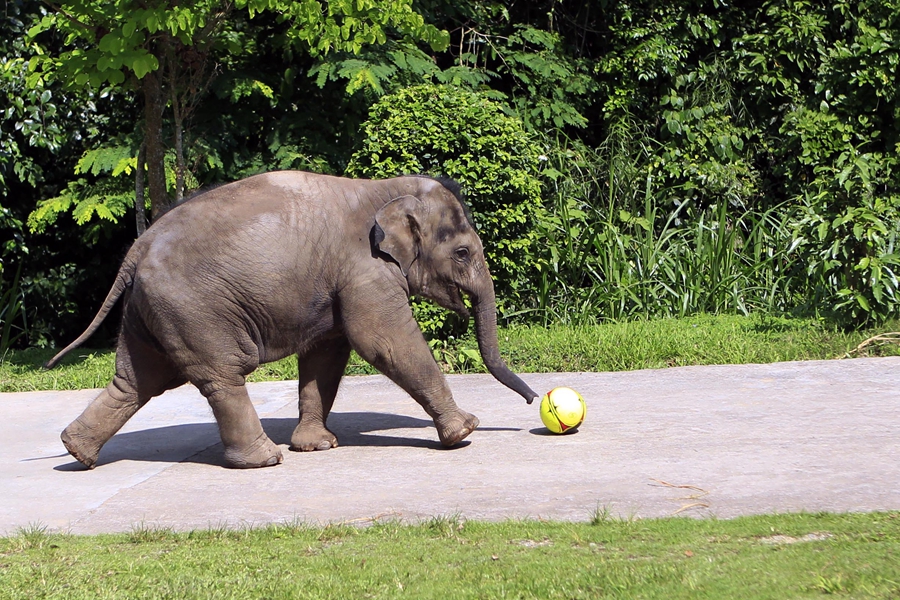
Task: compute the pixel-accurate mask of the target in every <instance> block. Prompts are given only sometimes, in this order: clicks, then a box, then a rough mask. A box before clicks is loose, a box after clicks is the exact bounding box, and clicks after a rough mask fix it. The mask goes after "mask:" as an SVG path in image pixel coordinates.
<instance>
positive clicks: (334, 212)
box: [47, 171, 535, 468]
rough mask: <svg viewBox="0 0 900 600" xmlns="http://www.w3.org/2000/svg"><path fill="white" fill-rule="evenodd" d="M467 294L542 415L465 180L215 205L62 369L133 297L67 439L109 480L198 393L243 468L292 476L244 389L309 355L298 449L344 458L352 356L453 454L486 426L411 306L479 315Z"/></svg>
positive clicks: (168, 226)
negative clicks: (142, 421) (147, 424)
mask: <svg viewBox="0 0 900 600" xmlns="http://www.w3.org/2000/svg"><path fill="white" fill-rule="evenodd" d="M462 294H466V295H468V296H469V298H470V300H471V302H472V306H473V307H474V316H475V322H476V331H477V337H478V343H479V347H480V350H481V354H482V357H483V359H484V362H485V365H486V366H487V367H488V370H489V371H490V372H491V373H492V374H493V375H494V377H496V378H497V379H498V380H499V381H501V382H502V383H503V384H504V385H506V386H507V387H509V388H510V389H512V390H514V391H516V392H517V393H519V394H520V395H522V396H523V397H524V398H525V399H526V400H527V401H528V402H531V401H532V400H533V399H534V398H535V393H534V392H533V391H532V390H531V389H530V388H529V387H528V386H527V385H526V384H525V383H524V382H523V381H522V380H521V379H520V378H519V377H517V376H516V375H515V374H513V373H512V372H511V371H510V370H509V369H508V368H507V367H506V365H505V364H504V362H503V360H502V359H501V358H500V354H499V351H498V346H497V320H496V306H495V297H494V287H493V283H492V281H491V278H490V274H489V273H488V269H487V265H486V263H485V260H484V250H483V247H482V244H481V241H480V240H479V238H478V236H477V234H476V233H475V230H474V228H473V226H472V222H471V218H470V216H469V214H468V211H467V209H466V208H465V206H464V205H463V203H462V201H461V200H460V197H459V187H458V185H456V184H455V183H454V182H452V181H447V180H436V179H432V178H429V177H421V176H410V177H398V178H395V179H386V180H381V181H369V180H352V179H344V178H339V177H330V176H324V175H314V174H310V173H303V172H295V171H291V172H288V171H282V172H274V173H267V174H263V175H257V176H254V177H250V178H248V179H244V180H242V181H237V182H235V183H231V184H228V185H224V186H221V187H218V188H215V189H213V190H210V191H208V192H204V193H201V194H199V195H197V196H195V197H193V198H191V199H189V200H188V201H186V202H184V203H183V204H181V205H179V206H177V207H175V208H174V209H172V210H171V211H170V212H168V213H166V214H165V215H163V216H162V217H161V218H160V219H158V221H157V222H156V223H154V224H153V226H152V227H150V228H149V229H148V230H147V231H146V233H144V235H142V236H141V237H140V238H139V239H138V240H137V241H136V242H135V243H134V245H133V246H132V248H131V250H130V251H129V252H128V254H127V256H126V257H125V260H124V262H123V264H122V267H121V268H120V270H119V273H118V275H117V277H116V280H115V283H114V284H113V287H112V289H111V290H110V292H109V295H108V296H107V298H106V300H105V301H104V303H103V306H102V307H101V308H100V311H99V312H98V313H97V316H96V317H95V318H94V320H93V322H92V323H91V325H90V326H89V327H88V329H87V330H86V331H85V332H84V333H83V334H82V335H81V336H80V337H79V338H78V339H77V340H75V341H74V342H73V343H72V344H71V345H69V346H68V347H67V348H65V349H64V350H63V351H62V352H60V353H59V354H58V355H57V356H55V357H54V358H53V359H52V360H51V361H49V362H48V363H47V366H48V368H50V367H53V366H54V365H55V364H56V363H57V362H58V361H59V360H60V358H62V356H63V355H65V354H66V353H67V352H69V351H70V350H72V349H73V348H75V347H77V346H78V345H80V344H82V343H83V342H84V341H85V340H86V339H87V338H88V337H90V335H91V334H93V333H94V331H96V329H97V327H99V325H100V323H101V322H102V321H103V319H104V318H105V317H106V316H107V314H108V313H109V311H110V309H111V308H112V307H113V306H114V305H115V304H116V302H117V301H118V300H119V298H120V297H122V298H123V301H124V307H123V318H122V328H121V332H120V334H119V340H118V347H117V352H116V374H115V376H114V377H113V380H112V382H110V384H109V385H108V386H107V387H106V389H105V390H104V391H103V392H101V393H100V395H99V396H97V398H96V399H95V400H94V401H93V402H92V403H91V404H90V405H89V406H88V407H87V408H86V409H85V410H84V412H83V413H82V414H81V415H80V416H79V417H78V418H77V419H76V420H75V421H73V422H72V423H71V424H70V425H69V426H68V427H66V429H65V430H64V431H63V433H62V436H61V438H62V441H63V443H64V444H65V446H66V448H67V449H68V450H69V452H70V453H71V454H72V455H73V456H74V457H75V458H76V459H78V460H79V461H81V462H82V463H84V464H85V465H86V466H88V467H93V466H94V465H95V464H96V462H97V457H98V455H99V452H100V449H101V447H102V446H103V444H105V443H106V442H107V441H108V440H109V439H110V438H111V437H112V436H113V435H114V434H115V433H116V432H117V431H118V430H119V429H120V428H121V427H122V426H123V425H124V424H125V422H126V421H127V420H128V419H129V418H130V417H131V416H132V415H133V414H135V412H137V410H138V409H139V408H140V407H141V406H143V405H144V404H145V403H146V402H147V401H149V400H150V399H151V398H152V397H154V396H158V395H159V394H161V393H163V392H164V391H166V390H168V389H170V388H173V387H176V386H179V385H182V384H183V383H185V382H188V381H189V382H191V383H192V384H194V385H195V386H197V388H198V389H199V390H200V392H201V393H202V394H203V395H204V396H205V397H206V398H207V400H208V401H209V404H210V406H211V407H212V410H213V414H214V415H215V418H216V422H217V423H218V426H219V432H220V434H221V437H222V442H223V444H224V447H225V460H226V463H227V464H228V465H229V466H232V467H240V468H247V467H263V466H269V465H275V464H278V463H280V462H281V461H282V460H283V457H282V454H281V451H280V450H279V449H278V447H277V446H276V445H275V444H274V443H272V441H271V440H270V439H269V438H268V436H266V434H265V432H264V431H263V429H262V425H261V424H260V421H259V417H258V415H257V414H256V410H255V409H254V408H253V405H252V403H251V402H250V398H249V396H248V395H247V389H246V387H245V385H244V383H245V377H246V376H247V375H248V374H249V373H251V372H252V371H253V370H254V369H256V368H257V367H258V366H259V365H260V364H262V363H266V362H271V361H274V360H278V359H281V358H284V357H286V356H288V355H291V354H296V355H297V356H298V359H299V367H300V369H299V370H300V376H299V386H300V400H299V409H300V419H299V423H298V425H297V428H296V429H295V430H294V433H293V435H292V437H291V449H292V450H298V451H309V450H325V449H328V448H332V447H335V446H337V444H338V440H337V438H336V437H335V436H334V434H333V433H331V432H330V431H329V430H328V429H327V428H326V420H327V418H328V414H329V411H330V410H331V407H332V404H333V402H334V398H335V395H336V393H337V389H338V385H339V383H340V379H341V377H342V376H343V373H344V369H345V367H346V365H347V360H348V358H349V356H350V350H351V348H352V349H354V350H356V351H357V352H358V353H359V355H360V356H362V357H363V358H364V359H365V360H367V361H369V362H370V363H372V364H373V365H374V366H375V367H376V368H378V369H379V370H380V371H381V372H382V373H384V374H385V375H387V376H388V377H389V378H390V379H391V380H393V381H394V382H395V383H397V384H398V385H399V386H400V387H401V388H403V389H404V390H406V392H408V393H409V394H410V395H411V396H412V397H413V398H414V399H415V400H416V401H417V402H418V403H419V404H421V405H422V407H423V408H424V409H425V411H426V412H427V413H428V414H429V415H430V416H431V417H432V419H433V420H434V424H435V426H436V427H437V431H438V435H439V437H440V440H441V443H442V444H444V445H445V446H453V445H455V444H457V443H459V442H460V441H461V440H462V439H464V438H465V437H466V436H467V435H469V433H471V432H472V431H473V430H474V429H475V428H476V427H477V426H478V419H477V418H475V417H474V416H473V415H471V414H469V413H467V412H465V411H462V410H460V409H459V408H458V407H457V406H456V403H455V402H454V401H453V397H452V395H451V393H450V389H449V387H448V386H447V383H446V380H445V378H444V376H443V374H442V373H441V370H440V368H439V367H438V365H437V364H436V363H435V361H434V358H433V357H432V354H431V352H430V349H429V347H428V344H427V343H426V341H425V339H424V337H423V335H422V332H421V330H420V329H419V326H418V324H417V323H416V322H415V320H414V319H413V315H412V310H411V308H410V305H409V297H410V296H413V295H416V296H420V297H425V298H429V299H431V300H433V301H434V302H436V303H437V304H439V305H441V306H443V307H445V308H448V309H451V310H454V311H457V312H459V313H462V314H466V313H467V309H466V306H465V304H464V302H463V297H462Z"/></svg>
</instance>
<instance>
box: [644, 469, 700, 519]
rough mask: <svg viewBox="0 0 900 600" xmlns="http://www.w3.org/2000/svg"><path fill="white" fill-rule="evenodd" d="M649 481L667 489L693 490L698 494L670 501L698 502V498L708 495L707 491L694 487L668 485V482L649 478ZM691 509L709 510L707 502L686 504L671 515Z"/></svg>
mask: <svg viewBox="0 0 900 600" xmlns="http://www.w3.org/2000/svg"><path fill="white" fill-rule="evenodd" d="M650 481H655V482H656V483H658V484H660V485H662V486H664V487H668V488H675V489H680V490H695V491H697V492H700V493H699V494H691V495H690V496H682V497H680V498H672V500H699V499H700V498H702V497H704V496H708V495H709V491H707V490H704V489H703V488H701V487H697V486H696V485H676V484H674V483H669V482H668V481H663V480H662V479H653V478H652V477H651V478H650ZM691 508H709V503H708V502H690V503H688V504H685V505H683V506H682V507H681V508H679V509H678V510H676V511H675V512H673V513H671V514H672V515H677V514H678V513H680V512H684V511H686V510H688V509H691Z"/></svg>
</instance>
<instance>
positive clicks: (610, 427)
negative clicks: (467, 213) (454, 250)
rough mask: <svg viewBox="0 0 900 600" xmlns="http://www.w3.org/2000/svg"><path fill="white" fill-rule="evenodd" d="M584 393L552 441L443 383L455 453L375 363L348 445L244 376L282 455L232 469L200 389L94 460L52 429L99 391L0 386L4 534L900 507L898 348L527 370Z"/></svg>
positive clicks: (361, 388)
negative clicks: (573, 421)
mask: <svg viewBox="0 0 900 600" xmlns="http://www.w3.org/2000/svg"><path fill="white" fill-rule="evenodd" d="M523 379H525V381H526V382H528V383H529V384H530V385H531V386H532V388H534V389H535V390H537V391H539V392H541V393H543V392H544V391H546V390H548V389H550V388H552V387H555V386H558V385H568V386H570V387H573V388H575V389H577V390H579V391H580V392H581V393H582V395H583V396H584V397H585V399H586V401H587V404H588V413H587V419H586V421H585V423H584V425H582V427H581V428H580V430H579V431H578V432H576V433H575V434H572V435H562V436H555V435H551V434H549V433H548V432H547V430H546V429H544V427H543V426H542V424H541V422H540V418H539V416H538V407H537V404H535V405H532V406H528V405H526V404H525V403H524V401H522V400H521V398H520V397H519V396H517V395H516V394H514V393H512V392H510V391H509V390H507V389H506V388H504V387H503V386H502V385H500V384H499V383H497V382H496V381H495V380H493V379H492V378H491V377H490V376H488V375H465V376H451V377H450V378H449V381H450V386H451V388H452V389H453V392H454V396H455V398H456V401H457V403H458V404H459V405H460V406H461V407H462V408H464V409H466V410H468V411H470V412H472V413H474V414H476V415H477V416H478V417H479V418H480V419H481V427H480V428H479V429H478V430H476V431H475V432H474V433H473V434H472V435H471V436H470V437H469V438H468V440H467V442H465V443H464V445H462V446H461V447H458V448H455V449H451V450H445V449H443V448H441V447H440V444H439V443H438V441H437V432H436V431H435V430H434V427H433V426H432V424H431V421H430V420H429V419H428V418H427V416H426V415H425V413H424V412H423V411H422V410H421V408H420V407H419V406H418V405H417V404H415V402H413V401H412V400H411V399H410V398H409V397H408V396H407V395H406V394H405V393H404V392H402V391H401V390H400V389H399V388H397V387H396V386H394V385H393V384H392V383H391V382H389V381H388V380H386V379H385V378H383V377H380V376H372V377H350V378H346V379H345V380H344V383H343V384H342V387H341V391H340V393H339V396H338V399H337V401H336V403H335V408H334V412H333V413H332V417H331V419H330V420H329V426H330V428H331V429H332V430H333V431H334V432H335V433H336V434H337V436H338V438H339V439H340V443H341V445H340V447H338V448H335V449H333V450H328V451H325V452H314V453H294V452H288V451H287V444H288V442H289V440H290V435H291V431H292V430H293V428H294V425H295V424H296V418H297V413H296V411H297V408H296V394H297V390H296V382H280V383H258V384H251V385H250V396H251V397H252V398H253V400H254V403H255V404H256V408H257V411H258V412H259V414H260V417H261V418H262V421H263V426H264V427H265V429H266V431H267V432H268V434H269V436H270V437H271V438H272V439H273V440H274V441H275V443H276V444H281V445H282V447H283V448H284V451H285V461H284V464H282V465H279V466H277V467H274V468H267V469H257V470H250V471H235V470H231V469H226V468H224V467H223V466H222V464H223V463H222V447H221V444H220V443H219V439H218V432H217V430H216V427H215V423H214V422H213V419H212V415H211V412H210V410H209V407H208V405H207V404H206V402H205V400H204V399H203V398H202V396H200V394H199V393H198V392H197V391H196V390H195V389H194V388H193V387H191V386H185V387H182V388H179V389H177V390H172V391H170V392H167V393H166V394H165V395H163V396H161V397H159V398H155V399H154V400H152V401H151V402H150V403H149V404H148V405H147V406H145V407H144V408H143V409H142V410H141V411H140V412H139V413H138V414H137V415H136V416H135V417H134V418H133V419H132V420H131V421H130V422H129V423H128V424H127V425H126V426H125V428H124V429H123V430H122V431H121V432H120V433H119V434H118V435H116V436H115V437H114V438H113V439H112V440H110V442H109V443H108V444H107V445H106V447H104V449H103V451H102V452H101V454H100V462H99V466H98V467H97V468H96V469H95V470H92V471H86V470H83V468H82V467H81V466H80V465H78V463H76V462H75V461H74V459H72V458H71V457H70V456H69V455H68V454H66V452H65V449H64V448H63V446H62V443H61V442H60V441H59V432H60V431H62V429H63V428H64V427H65V426H66V425H67V424H68V423H69V422H70V421H71V420H72V419H74V418H75V417H76V416H77V415H78V414H79V413H80V411H81V410H82V409H83V408H84V406H85V405H86V404H87V403H88V402H90V400H91V399H92V398H93V397H94V396H95V395H96V394H97V391H96V390H82V391H76V392H30V393H15V394H0V497H2V502H0V535H11V534H13V533H15V532H16V531H17V530H18V529H19V528H27V527H29V526H34V525H42V526H47V527H48V528H49V529H52V530H57V531H68V532H73V533H97V532H116V531H130V530H131V529H133V528H135V527H171V528H174V529H178V530H184V529H198V528H199V529H203V528H209V527H222V526H230V527H241V526H247V525H251V526H258V525H263V524H266V523H270V522H279V521H291V520H295V519H297V520H302V521H306V522H312V523H328V522H339V521H340V522H343V521H354V520H355V521H358V522H362V521H365V520H366V519H371V518H376V517H377V518H397V519H402V520H406V521H417V520H419V519H422V518H428V517H432V516H437V515H447V514H454V513H458V514H460V515H462V516H464V517H466V518H470V519H488V520H500V519H506V518H521V517H532V518H550V519H564V520H576V521H578V520H587V519H589V518H590V517H591V514H592V513H593V512H594V511H595V510H597V508H598V507H600V508H605V509H608V510H609V512H610V513H611V514H613V515H618V516H636V517H658V516H666V515H674V514H678V515H683V516H695V517H704V516H716V517H720V518H728V517H734V516H738V515H746V514H757V513H767V512H791V511H801V510H805V511H839V512H843V511H872V510H900V459H898V457H900V358H874V359H854V360H844V361H813V362H796V363H777V364H771V365H740V366H710V367H682V368H672V369H663V370H645V371H632V372H623V373H564V374H532V375H529V374H526V375H524V376H523Z"/></svg>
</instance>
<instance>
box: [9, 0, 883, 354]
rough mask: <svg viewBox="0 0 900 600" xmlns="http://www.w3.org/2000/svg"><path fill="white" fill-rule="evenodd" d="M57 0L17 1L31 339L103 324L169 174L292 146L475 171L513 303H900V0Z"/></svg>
mask: <svg viewBox="0 0 900 600" xmlns="http://www.w3.org/2000/svg"><path fill="white" fill-rule="evenodd" d="M49 6H50V5H48V4H43V3H40V2H37V1H34V0H11V1H10V2H7V3H6V9H5V11H6V15H5V17H6V18H4V19H3V20H0V127H2V138H0V244H2V245H0V261H2V263H0V265H2V267H0V335H2V339H0V343H2V344H3V346H4V347H5V346H6V345H8V344H15V345H19V346H24V345H53V344H56V343H59V342H62V341H65V340H68V339H70V338H71V337H73V336H74V335H75V334H77V333H78V332H79V331H80V330H81V329H82V328H83V326H84V325H85V324H86V322H87V321H88V320H89V319H90V317H91V316H92V314H93V311H94V310H96V308H97V306H99V303H100V301H101V300H102V298H103V296H104V295H105V293H106V291H107V289H108V285H109V283H110V281H111V280H112V273H113V272H114V271H115V270H116V268H117V267H118V263H119V259H120V258H121V256H122V255H123V253H124V250H125V248H126V247H127V245H128V244H129V243H130V241H131V240H133V239H134V237H135V235H136V234H137V233H138V232H139V231H140V230H141V228H142V227H143V226H144V225H145V221H146V219H148V218H150V219H152V217H153V216H154V215H156V214H158V212H159V211H161V210H165V208H166V206H167V205H168V204H170V203H171V202H174V201H177V200H178V199H180V198H182V197H184V196H186V195H188V194H189V193H190V192H191V190H194V189H197V188H200V187H202V186H206V185H211V184H214V183H218V182H224V181H231V180H235V179H238V178H240V177H244V176H247V175H250V174H253V173H258V172H262V171H266V170H272V169H283V168H298V169H309V170H315V171H320V172H327V173H335V174H350V175H354V176H375V177H381V176H388V175H393V174H401V173H405V172H412V171H422V172H428V173H433V174H446V175H450V176H453V177H455V178H457V179H459V180H460V181H462V182H463V183H464V184H465V185H466V187H467V188H468V191H469V194H470V198H471V201H472V204H473V208H474V209H475V214H476V216H477V217H478V219H479V225H480V227H481V233H482V236H483V237H484V239H485V241H486V243H487V245H488V247H489V248H490V249H491V259H492V268H494V270H495V272H496V276H497V279H498V287H499V288H500V289H501V290H502V296H503V300H504V304H503V305H502V307H501V308H502V311H503V315H502V317H503V318H504V319H505V320H506V322H530V323H538V324H549V323H556V322H568V323H575V324H590V323H596V322H597V321H600V320H606V319H615V320H623V319H629V318H635V317H657V316H685V315H691V314H698V313H753V312H759V313H765V314H771V315H805V316H819V317H823V318H826V319H828V320H831V321H832V322H833V323H836V324H838V325H840V326H858V325H861V324H872V323H875V324H877V323H880V322H883V321H884V320H885V319H888V318H893V317H896V316H898V313H900V297H898V290H897V288H898V282H897V276H896V269H897V264H898V262H900V252H898V249H897V241H898V240H897V237H898V234H900V218H898V216H900V214H898V213H900V164H898V156H900V155H898V151H897V142H898V133H900V122H898V119H900V96H898V94H900V92H898V87H897V85H896V82H897V81H898V76H900V71H898V69H900V0H877V1H876V0H855V1H853V2H851V1H849V0H835V1H834V2H830V3H817V2H810V1H807V0H768V1H764V2H732V3H724V2H719V1H718V0H713V1H712V2H700V1H698V0H671V1H669V2H664V3H661V2H656V1H653V0H634V1H633V2H608V1H606V0H599V1H594V2H591V1H575V0H561V1H560V0H554V1H550V0H547V1H538V2H529V3H524V2H517V3H500V2H493V1H490V0H487V1H481V0H463V1H457V2H448V1H446V0H421V1H415V2H410V0H391V1H384V2H376V1H374V0H330V1H328V2H325V1H321V2H320V1H317V0H305V1H303V2H285V1H279V0H234V1H233V2H226V3H220V2H209V1H202V0H196V1H192V2H189V3H175V2H169V1H162V2H158V3H155V4H153V6H152V7H148V5H147V4H146V3H137V2H131V1H126V2H117V3H106V2H100V1H99V0H65V1H62V2H59V3H56V4H54V5H53V6H55V7H56V8H53V9H51V8H49ZM145 182H146V184H145ZM145 190H146V191H145ZM135 206H137V207H138V210H137V211H136V210H135ZM419 310H420V315H421V316H422V318H423V322H424V323H425V324H426V326H427V328H428V329H429V331H431V332H432V333H435V334H439V335H446V334H449V333H453V332H454V331H453V328H454V325H453V323H450V324H448V323H447V322H446V319H445V317H443V316H442V314H441V313H437V312H435V311H434V310H431V311H429V310H428V309H427V308H420V309H419ZM114 323H115V319H110V327H114ZM111 331H112V329H110V330H108V331H107V336H109V334H110V333H111ZM456 333H458V332H456Z"/></svg>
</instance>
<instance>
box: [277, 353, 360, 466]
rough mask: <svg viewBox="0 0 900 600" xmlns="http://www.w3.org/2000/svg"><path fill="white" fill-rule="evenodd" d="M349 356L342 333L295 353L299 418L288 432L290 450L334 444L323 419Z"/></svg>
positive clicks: (330, 404) (331, 434)
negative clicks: (298, 373) (291, 430)
mask: <svg viewBox="0 0 900 600" xmlns="http://www.w3.org/2000/svg"><path fill="white" fill-rule="evenodd" d="M349 359H350V344H349V343H348V342H347V340H346V338H343V337H341V338H339V339H335V340H329V341H326V342H323V343H321V344H319V345H318V346H316V347H315V348H313V349H312V350H311V351H310V352H308V353H306V354H305V355H303V356H299V357H298V366H299V372H300V377H299V380H300V381H299V384H300V404H299V406H300V422H299V423H298V424H297V427H296V428H295V429H294V433H293V434H292V435H291V447H290V449H291V450H294V451H297V452H311V451H313V450H328V449H330V448H336V447H337V445H338V439H337V436H335V435H334V434H333V433H332V432H331V431H329V430H328V429H327V428H326V427H325V422H326V421H327V420H328V414H329V413H330V412H331V407H332V406H333V405H334V398H335V396H336V395H337V391H338V386H339V385H340V383H341V377H343V375H344V369H346V367H347V361H348V360H349Z"/></svg>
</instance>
